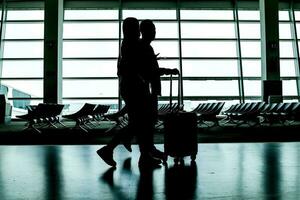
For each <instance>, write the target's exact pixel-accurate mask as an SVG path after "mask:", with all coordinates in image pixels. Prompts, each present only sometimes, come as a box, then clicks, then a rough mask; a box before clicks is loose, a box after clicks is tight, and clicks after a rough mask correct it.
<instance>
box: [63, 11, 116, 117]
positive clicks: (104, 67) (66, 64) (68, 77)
mask: <svg viewBox="0 0 300 200" xmlns="http://www.w3.org/2000/svg"><path fill="white" fill-rule="evenodd" d="M63 30H64V31H63V87H62V88H63V103H66V104H70V105H71V107H70V110H71V111H72V110H78V108H79V107H80V106H81V104H82V103H84V102H90V103H102V104H110V105H112V109H117V104H118V96H119V95H118V79H117V58H118V54H119V31H120V30H119V20H118V10H65V13H64V27H63Z"/></svg>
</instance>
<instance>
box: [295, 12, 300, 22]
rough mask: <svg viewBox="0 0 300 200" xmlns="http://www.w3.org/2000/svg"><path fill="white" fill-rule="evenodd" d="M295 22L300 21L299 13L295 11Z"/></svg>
mask: <svg viewBox="0 0 300 200" xmlns="http://www.w3.org/2000/svg"><path fill="white" fill-rule="evenodd" d="M295 20H297V21H299V20H300V11H295Z"/></svg>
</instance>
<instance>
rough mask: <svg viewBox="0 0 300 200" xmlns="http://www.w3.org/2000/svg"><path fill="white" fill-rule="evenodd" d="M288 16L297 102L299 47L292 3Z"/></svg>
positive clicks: (299, 64)
mask: <svg viewBox="0 0 300 200" xmlns="http://www.w3.org/2000/svg"><path fill="white" fill-rule="evenodd" d="M289 16H290V20H291V29H292V30H291V32H292V40H293V50H294V56H295V58H296V59H295V72H296V77H297V79H296V81H297V96H298V101H299V100H300V99H299V95H300V80H299V77H300V68H299V67H300V58H299V45H298V37H297V26H296V20H295V12H294V5H293V2H291V7H290V9H289Z"/></svg>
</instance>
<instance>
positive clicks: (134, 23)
mask: <svg viewBox="0 0 300 200" xmlns="http://www.w3.org/2000/svg"><path fill="white" fill-rule="evenodd" d="M123 35H124V39H138V38H139V37H140V27H139V21H138V20H137V19H136V18H134V17H127V18H126V19H125V20H124V22H123Z"/></svg>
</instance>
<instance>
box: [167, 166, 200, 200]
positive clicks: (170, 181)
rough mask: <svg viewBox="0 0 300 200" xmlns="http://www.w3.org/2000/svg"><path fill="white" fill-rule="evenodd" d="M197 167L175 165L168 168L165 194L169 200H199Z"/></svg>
mask: <svg viewBox="0 0 300 200" xmlns="http://www.w3.org/2000/svg"><path fill="white" fill-rule="evenodd" d="M196 188H197V165H196V162H191V164H190V165H174V166H173V167H170V168H168V167H166V171H165V194H166V199H167V200H175V199H197V196H196Z"/></svg>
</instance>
